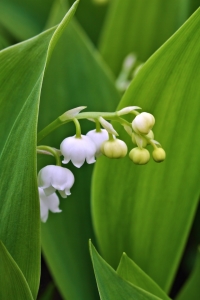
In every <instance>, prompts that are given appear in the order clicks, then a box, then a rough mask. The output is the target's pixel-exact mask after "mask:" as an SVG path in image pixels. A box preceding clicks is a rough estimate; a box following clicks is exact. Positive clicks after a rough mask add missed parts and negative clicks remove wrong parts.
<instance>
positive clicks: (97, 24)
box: [69, 0, 109, 44]
mask: <svg viewBox="0 0 200 300" xmlns="http://www.w3.org/2000/svg"><path fill="white" fill-rule="evenodd" d="M69 2H70V3H72V2H73V0H69ZM108 2H109V0H108ZM107 6H108V5H107V4H106V3H104V4H101V3H100V4H98V3H97V2H95V1H94V0H82V1H81V3H80V6H79V9H78V11H77V14H76V18H77V20H78V21H79V22H80V24H81V26H82V27H83V29H84V30H85V32H86V33H87V35H88V37H89V38H90V39H91V40H92V42H93V43H95V44H97V42H98V38H99V35H100V32H101V29H102V26H103V22H104V19H105V15H106V12H107Z"/></svg>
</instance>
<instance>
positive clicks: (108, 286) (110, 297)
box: [90, 242, 161, 300]
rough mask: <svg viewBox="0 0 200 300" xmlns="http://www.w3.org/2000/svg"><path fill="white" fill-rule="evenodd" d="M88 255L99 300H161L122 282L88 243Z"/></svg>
mask: <svg viewBox="0 0 200 300" xmlns="http://www.w3.org/2000/svg"><path fill="white" fill-rule="evenodd" d="M90 255H91V259H92V263H93V268H94V273H95V277H96V281H97V286H98V290H99V295H100V298H101V300H123V299H126V300H135V299H137V300H150V299H151V300H153V299H155V300H156V299H161V298H157V297H156V296H154V295H152V294H150V293H148V292H146V291H144V290H143V289H140V288H138V287H136V286H134V285H132V284H130V283H128V282H127V281H125V280H123V279H122V278H121V277H119V276H118V275H117V273H116V272H115V271H114V270H113V269H112V268H111V267H110V266H109V265H108V264H107V263H106V261H105V260H103V258H102V257H101V256H100V255H99V254H98V253H97V251H96V249H95V248H94V246H93V245H92V243H91V242H90Z"/></svg>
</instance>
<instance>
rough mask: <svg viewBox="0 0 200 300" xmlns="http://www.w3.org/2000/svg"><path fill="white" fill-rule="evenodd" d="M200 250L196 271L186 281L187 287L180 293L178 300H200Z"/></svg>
mask: <svg viewBox="0 0 200 300" xmlns="http://www.w3.org/2000/svg"><path fill="white" fill-rule="evenodd" d="M199 283H200V249H199V251H198V255H197V258H196V263H195V266H194V269H193V271H192V273H191V275H190V277H189V279H188V280H187V281H186V283H185V285H184V286H183V288H182V289H181V291H180V292H179V294H178V296H177V297H176V300H188V299H192V300H198V299H199V298H200V288H199Z"/></svg>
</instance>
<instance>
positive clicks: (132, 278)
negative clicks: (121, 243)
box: [117, 253, 170, 300]
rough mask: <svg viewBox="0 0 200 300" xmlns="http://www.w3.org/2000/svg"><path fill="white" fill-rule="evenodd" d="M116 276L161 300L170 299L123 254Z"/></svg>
mask: <svg viewBox="0 0 200 300" xmlns="http://www.w3.org/2000/svg"><path fill="white" fill-rule="evenodd" d="M117 274H118V275H119V276H120V277H122V278H123V279H124V280H126V281H129V282H130V283H132V284H133V285H135V286H137V287H140V288H142V289H144V290H145V291H147V292H149V293H151V294H153V295H155V296H157V297H160V298H161V299H163V300H169V299H170V298H169V297H168V296H167V295H166V294H165V292H164V291H163V290H162V289H161V288H160V287H159V286H158V285H157V284H156V283H155V282H154V281H153V280H152V279H151V278H150V277H149V276H148V275H147V274H145V273H144V272H143V271H142V270H141V269H140V268H139V267H138V266H137V265H136V264H135V263H134V262H133V261H132V260H131V259H130V258H129V257H128V256H127V255H126V254H125V253H123V255H122V257H121V260H120V263H119V266H118V268H117Z"/></svg>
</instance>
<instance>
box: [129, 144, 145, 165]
mask: <svg viewBox="0 0 200 300" xmlns="http://www.w3.org/2000/svg"><path fill="white" fill-rule="evenodd" d="M129 157H130V159H131V160H132V161H133V162H134V163H135V164H137V165H145V164H147V163H148V161H149V160H150V154H149V151H148V150H147V149H144V148H139V147H135V148H133V149H132V150H131V151H130V152H129Z"/></svg>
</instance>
